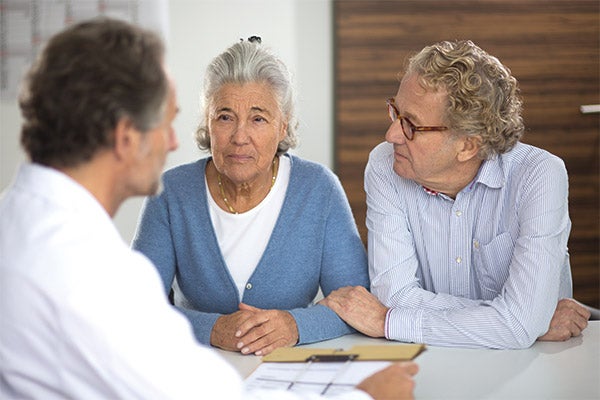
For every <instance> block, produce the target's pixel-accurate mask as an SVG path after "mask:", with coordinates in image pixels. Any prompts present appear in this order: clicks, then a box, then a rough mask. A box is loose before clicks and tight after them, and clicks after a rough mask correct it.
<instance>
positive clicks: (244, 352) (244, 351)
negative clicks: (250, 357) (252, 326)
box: [242, 347, 250, 354]
mask: <svg viewBox="0 0 600 400" xmlns="http://www.w3.org/2000/svg"><path fill="white" fill-rule="evenodd" d="M249 351H250V349H248V348H247V347H244V348H243V349H242V354H247V353H248V352H249Z"/></svg>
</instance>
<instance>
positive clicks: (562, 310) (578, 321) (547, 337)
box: [538, 299, 590, 342]
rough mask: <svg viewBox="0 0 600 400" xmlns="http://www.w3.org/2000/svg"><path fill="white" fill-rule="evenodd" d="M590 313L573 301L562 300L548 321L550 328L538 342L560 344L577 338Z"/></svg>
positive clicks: (586, 323)
mask: <svg viewBox="0 0 600 400" xmlns="http://www.w3.org/2000/svg"><path fill="white" fill-rule="evenodd" d="M588 319H590V312H589V310H588V309H587V308H585V307H584V306H583V305H581V304H579V303H578V302H577V301H575V300H573V299H562V300H560V301H559V302H558V304H557V305H556V311H554V315H553V316H552V320H551V321H550V328H549V329H548V332H546V333H545V334H544V335H543V336H540V337H539V338H538V340H542V341H549V342H562V341H565V340H568V339H569V338H571V337H574V336H579V335H580V334H581V331H583V330H584V329H585V328H586V327H587V325H588Z"/></svg>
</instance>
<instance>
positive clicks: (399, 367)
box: [356, 362, 419, 400]
mask: <svg viewBox="0 0 600 400" xmlns="http://www.w3.org/2000/svg"><path fill="white" fill-rule="evenodd" d="M418 370H419V367H418V366H417V364H415V363H413V362H403V363H396V364H392V365H390V366H389V367H387V368H386V369H383V370H381V371H379V372H377V373H375V374H373V375H371V376H369V377H368V378H366V379H365V380H364V381H362V382H361V383H359V384H358V385H357V386H356V388H357V389H359V390H363V391H365V392H367V393H368V394H369V395H371V397H373V398H374V399H375V400H379V399H381V400H383V399H386V400H387V399H414V397H413V390H414V388H415V382H414V380H413V378H412V377H413V375H415V374H416V373H417V371H418Z"/></svg>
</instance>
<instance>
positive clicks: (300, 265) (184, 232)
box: [133, 154, 369, 344]
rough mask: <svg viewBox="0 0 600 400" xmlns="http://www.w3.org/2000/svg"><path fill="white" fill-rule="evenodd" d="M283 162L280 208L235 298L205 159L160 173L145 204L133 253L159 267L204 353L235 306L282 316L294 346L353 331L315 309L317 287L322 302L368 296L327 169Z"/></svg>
mask: <svg viewBox="0 0 600 400" xmlns="http://www.w3.org/2000/svg"><path fill="white" fill-rule="evenodd" d="M283 157H290V161H291V172H290V182H289V186H288V189H287V192H286V196H285V200H284V203H283V206H282V209H281V213H280V215H279V217H278V219H277V222H276V224H275V227H274V228H273V233H272V235H271V238H270V240H269V242H268V244H267V247H266V249H265V252H264V253H263V255H262V258H261V259H260V261H259V263H258V265H257V266H256V269H255V271H254V273H253V274H252V276H251V277H250V280H249V281H248V282H249V283H250V284H251V285H247V288H246V289H245V290H244V295H243V298H242V299H240V298H239V294H238V290H237V288H236V285H235V283H234V282H233V279H232V278H231V275H230V274H229V271H228V268H227V266H226V264H225V261H224V259H223V256H222V254H221V250H220V248H219V244H218V243H217V238H216V236H215V233H214V230H213V226H212V223H211V219H210V215H209V210H208V202H207V196H209V195H210V194H208V193H207V191H206V187H205V183H204V179H205V178H204V177H205V169H206V164H207V162H208V160H209V159H210V158H204V159H201V160H198V161H196V162H194V163H190V164H186V165H181V166H178V167H175V168H173V169H171V170H169V171H167V172H165V174H164V175H163V184H164V190H163V191H162V193H161V194H160V195H158V196H155V197H150V198H148V199H146V201H145V203H144V207H143V209H142V216H141V219H140V222H139V225H138V229H137V232H136V236H135V238H134V241H133V247H134V248H135V249H137V250H139V251H141V252H142V253H144V254H145V255H146V256H148V258H150V260H151V261H152V262H153V263H154V265H156V268H157V269H158V272H159V273H160V276H161V278H162V280H163V283H164V288H165V292H167V293H169V292H170V290H171V287H173V289H174V291H175V305H176V307H177V308H178V309H179V310H180V311H181V312H183V314H184V315H186V316H187V318H188V319H189V320H190V322H191V324H192V327H193V330H194V333H195V335H196V337H197V339H198V340H199V341H200V342H201V343H204V344H210V334H211V331H212V328H213V325H214V323H215V321H216V320H217V318H218V317H219V316H221V315H223V314H231V313H233V312H235V311H237V310H238V304H239V303H240V301H243V302H244V303H247V304H250V305H252V306H255V307H259V308H263V309H280V310H288V311H289V312H290V313H291V314H292V316H293V317H294V318H295V320H296V324H297V325H298V334H299V342H298V344H305V343H311V342H317V341H321V340H326V339H331V338H334V337H337V336H341V335H345V334H348V333H352V332H354V330H353V329H352V328H351V327H350V326H349V325H347V324H346V323H344V322H343V321H342V320H341V319H340V318H339V317H338V316H337V315H336V314H335V313H334V312H333V311H331V310H330V309H329V308H327V307H325V306H322V305H313V304H312V300H313V299H314V297H315V295H316V294H317V291H318V289H319V286H320V287H321V289H322V291H323V294H324V295H325V296H327V295H328V294H329V293H330V292H331V291H332V290H335V289H337V288H340V287H343V286H349V285H352V286H356V285H361V286H365V287H367V288H368V285H369V277H368V270H367V268H368V267H367V259H366V253H365V249H364V246H363V244H362V242H361V240H360V237H359V234H358V230H357V228H356V224H355V222H354V219H353V217H352V213H351V211H350V205H349V204H348V200H347V198H346V196H345V193H344V191H343V189H342V186H341V184H340V182H339V179H338V178H337V177H336V176H335V175H334V174H333V173H332V172H331V171H330V170H328V169H326V168H325V167H323V166H321V165H319V164H316V163H313V162H310V161H306V160H303V159H301V158H298V157H296V156H293V155H288V154H286V155H284V156H283ZM174 278H176V284H174Z"/></svg>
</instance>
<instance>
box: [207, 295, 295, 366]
mask: <svg viewBox="0 0 600 400" xmlns="http://www.w3.org/2000/svg"><path fill="white" fill-rule="evenodd" d="M298 338H299V337H298V326H297V325H296V320H295V319H294V317H292V315H291V314H290V313H289V312H287V311H282V310H263V309H261V308H256V307H252V306H250V305H247V304H244V303H240V310H239V311H236V312H234V313H233V314H229V315H224V316H222V317H219V318H218V319H217V322H215V325H214V327H213V331H212V333H211V336H210V343H211V344H212V345H213V346H216V347H219V348H222V349H224V350H231V351H239V352H241V353H242V354H255V355H257V356H264V355H267V354H269V353H270V352H272V351H273V350H275V349H276V348H278V347H291V346H294V345H296V343H298Z"/></svg>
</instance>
